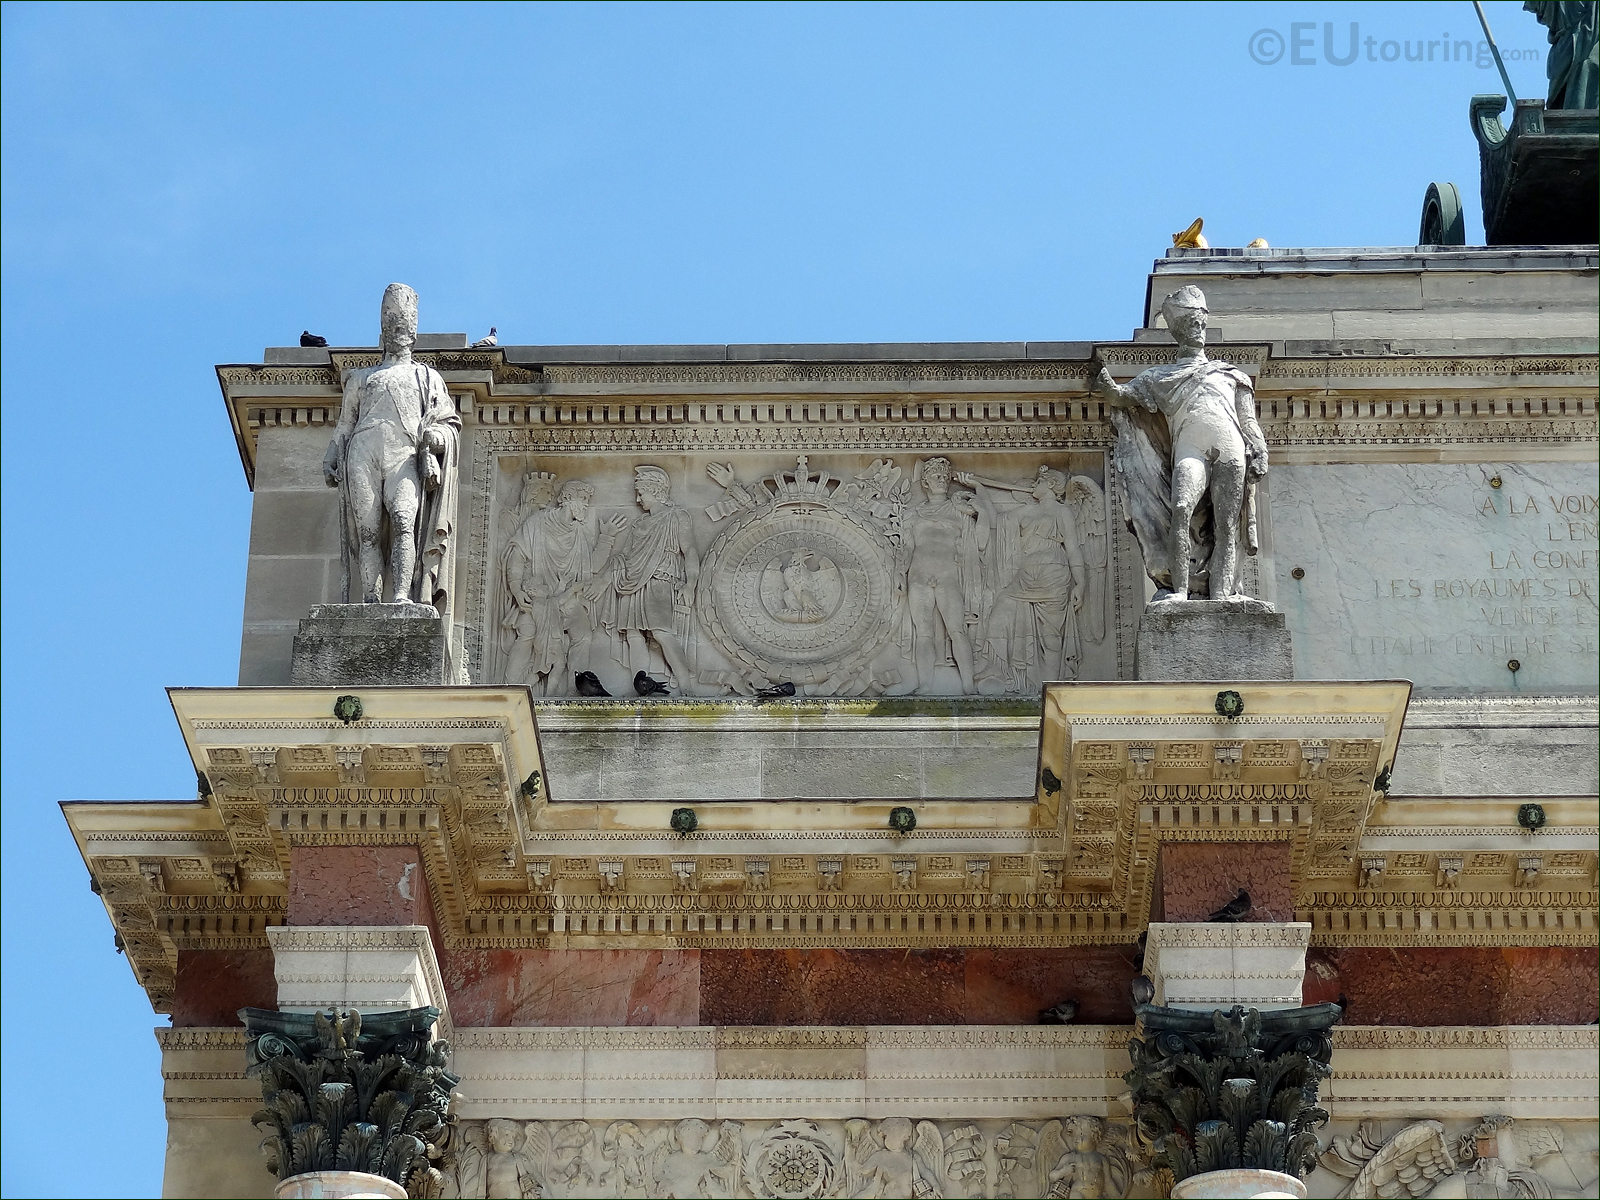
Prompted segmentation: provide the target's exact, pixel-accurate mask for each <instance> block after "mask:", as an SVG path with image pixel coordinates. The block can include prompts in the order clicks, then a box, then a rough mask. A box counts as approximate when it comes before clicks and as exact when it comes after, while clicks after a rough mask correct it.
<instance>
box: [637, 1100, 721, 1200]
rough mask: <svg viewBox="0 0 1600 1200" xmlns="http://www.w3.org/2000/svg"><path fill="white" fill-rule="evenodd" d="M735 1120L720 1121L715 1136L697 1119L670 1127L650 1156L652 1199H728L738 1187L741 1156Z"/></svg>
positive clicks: (705, 1124)
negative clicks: (653, 1185)
mask: <svg viewBox="0 0 1600 1200" xmlns="http://www.w3.org/2000/svg"><path fill="white" fill-rule="evenodd" d="M742 1129H743V1126H742V1125H741V1124H740V1123H739V1122H738V1121H723V1122H722V1123H721V1124H720V1125H718V1127H717V1129H716V1132H715V1134H713V1132H712V1129H711V1126H710V1125H708V1124H707V1123H706V1122H704V1121H702V1120H700V1119H699V1118H698V1117H689V1118H687V1119H685V1120H682V1121H679V1122H678V1123H677V1124H676V1125H674V1126H672V1127H671V1128H670V1129H669V1130H668V1131H667V1133H666V1136H665V1137H664V1138H662V1140H661V1142H660V1144H659V1145H658V1146H657V1147H656V1149H655V1151H654V1152H653V1154H652V1155H651V1160H650V1165H651V1171H650V1174H651V1176H652V1178H653V1179H654V1180H655V1187H654V1189H653V1190H652V1191H651V1193H650V1194H651V1195H652V1196H659V1197H662V1200H713V1198H716V1197H730V1196H732V1195H734V1193H735V1191H736V1190H737V1189H738V1186H739V1169H740V1166H741V1165H742V1164H741V1161H740V1160H741V1159H742V1157H743V1149H744V1147H743V1143H742V1141H741V1137H740V1134H741V1131H742Z"/></svg>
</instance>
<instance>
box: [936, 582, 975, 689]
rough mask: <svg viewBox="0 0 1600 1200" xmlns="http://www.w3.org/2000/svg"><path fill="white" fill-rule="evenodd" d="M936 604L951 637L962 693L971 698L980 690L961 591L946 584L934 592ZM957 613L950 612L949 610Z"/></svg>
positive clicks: (951, 647) (951, 646) (946, 630)
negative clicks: (973, 670) (974, 670)
mask: <svg viewBox="0 0 1600 1200" xmlns="http://www.w3.org/2000/svg"><path fill="white" fill-rule="evenodd" d="M934 604H935V605H936V606H937V608H938V610H939V619H940V620H941V621H943V622H944V631H945V633H947V634H948V635H949V637H950V657H951V658H953V659H955V661H956V674H958V675H960V676H961V693H962V695H964V696H970V695H972V694H973V693H974V692H976V691H977V690H978V685H977V683H976V682H975V681H974V679H973V673H972V639H971V638H969V637H968V636H967V615H966V613H964V612H962V611H961V596H960V593H959V591H958V590H957V589H956V588H955V587H953V586H952V585H950V584H948V583H946V584H944V585H942V586H941V587H940V588H939V589H938V590H937V591H935V592H934ZM952 608H953V609H955V612H953V613H952V612H949V611H948V610H949V609H952Z"/></svg>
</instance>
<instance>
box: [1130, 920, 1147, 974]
mask: <svg viewBox="0 0 1600 1200" xmlns="http://www.w3.org/2000/svg"><path fill="white" fill-rule="evenodd" d="M1149 940H1150V931H1149V930H1148V929H1146V930H1145V931H1144V932H1143V933H1141V934H1140V935H1139V938H1138V940H1137V941H1135V942H1134V943H1133V944H1134V947H1135V949H1134V952H1133V969H1134V970H1135V971H1143V970H1144V948H1145V943H1146V942H1148V941H1149Z"/></svg>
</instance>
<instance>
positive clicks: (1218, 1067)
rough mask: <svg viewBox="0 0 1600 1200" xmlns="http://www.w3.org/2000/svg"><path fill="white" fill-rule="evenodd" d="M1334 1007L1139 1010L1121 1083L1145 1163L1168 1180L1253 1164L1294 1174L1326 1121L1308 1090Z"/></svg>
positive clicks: (1302, 1169) (1305, 1168) (1319, 1072)
mask: <svg viewBox="0 0 1600 1200" xmlns="http://www.w3.org/2000/svg"><path fill="white" fill-rule="evenodd" d="M1341 1011H1342V1010H1341V1009H1340V1008H1339V1006H1338V1005H1336V1004H1318V1005H1314V1006H1312V1007H1310V1008H1293V1009H1282V1010H1278V1011H1275V1012H1268V1013H1261V1012H1259V1011H1257V1010H1256V1009H1246V1008H1243V1007H1241V1006H1239V1005H1235V1006H1234V1007H1233V1008H1232V1009H1230V1010H1228V1011H1226V1012H1224V1011H1223V1010H1221V1009H1218V1010H1216V1011H1214V1012H1193V1011H1187V1010H1180V1009H1172V1008H1160V1007H1157V1006H1155V1005H1145V1006H1142V1007H1141V1008H1140V1009H1139V1027H1138V1028H1139V1033H1140V1034H1141V1035H1142V1036H1138V1037H1134V1038H1133V1039H1131V1040H1130V1041H1129V1042H1128V1056H1129V1058H1131V1059H1132V1060H1133V1066H1132V1069H1130V1070H1129V1071H1128V1072H1127V1073H1126V1074H1125V1075H1124V1076H1123V1079H1124V1080H1126V1081H1127V1083H1128V1086H1129V1087H1130V1088H1131V1089H1132V1094H1133V1108H1134V1120H1135V1122H1136V1124H1137V1129H1138V1135H1139V1138H1140V1141H1141V1142H1142V1143H1143V1144H1144V1146H1145V1147H1146V1148H1147V1149H1148V1151H1149V1156H1150V1161H1151V1165H1152V1167H1154V1168H1155V1169H1156V1170H1158V1171H1167V1172H1170V1173H1171V1177H1172V1179H1173V1180H1180V1179H1186V1178H1188V1177H1189V1176H1191V1175H1198V1174H1202V1173H1204V1172H1208V1171H1221V1170H1227V1169H1230V1168H1237V1167H1256V1168H1260V1169H1263V1170H1267V1171H1280V1172H1282V1173H1283V1174H1286V1175H1293V1176H1295V1177H1296V1178H1303V1177H1304V1176H1305V1175H1307V1174H1309V1173H1310V1172H1311V1171H1312V1170H1314V1169H1315V1168H1316V1165H1317V1154H1318V1151H1319V1147H1318V1145H1317V1136H1316V1132H1315V1131H1316V1129H1317V1127H1319V1126H1321V1125H1324V1124H1326V1123H1327V1121H1328V1114H1327V1112H1325V1111H1324V1110H1323V1109H1321V1108H1319V1107H1318V1106H1317V1089H1318V1086H1319V1085H1320V1083H1321V1081H1322V1080H1323V1079H1325V1078H1326V1077H1327V1076H1328V1075H1330V1074H1331V1073H1332V1068H1331V1067H1330V1065H1329V1063H1330V1061H1331V1059H1332V1057H1333V1043H1332V1041H1331V1039H1330V1038H1329V1033H1328V1031H1329V1030H1330V1029H1331V1028H1332V1027H1333V1024H1334V1022H1336V1021H1337V1020H1338V1019H1339V1017H1340V1015H1341Z"/></svg>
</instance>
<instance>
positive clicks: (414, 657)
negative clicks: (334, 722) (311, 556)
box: [289, 604, 447, 687]
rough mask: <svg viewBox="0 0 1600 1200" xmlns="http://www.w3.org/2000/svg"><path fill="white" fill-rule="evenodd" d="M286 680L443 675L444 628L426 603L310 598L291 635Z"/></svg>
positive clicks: (416, 680)
mask: <svg viewBox="0 0 1600 1200" xmlns="http://www.w3.org/2000/svg"><path fill="white" fill-rule="evenodd" d="M289 682H290V683H292V684H295V685H297V686H301V687H318V686H321V687H354V686H362V685H365V686H373V685H380V684H394V685H397V686H404V687H417V686H420V685H427V684H442V683H445V682H447V681H446V679H445V628H444V621H443V620H441V619H440V617H439V613H438V611H437V610H436V609H435V608H434V607H433V605H431V604H315V605H312V607H311V615H310V616H308V617H307V618H306V619H305V620H303V621H301V622H300V629H299V632H297V633H296V634H295V635H294V656H293V658H292V659H291V661H290V666H289Z"/></svg>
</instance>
